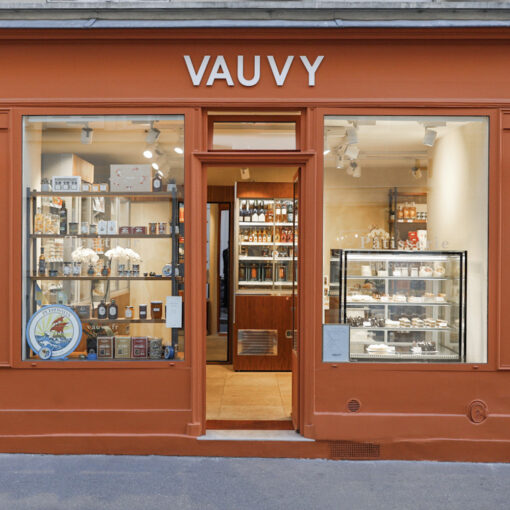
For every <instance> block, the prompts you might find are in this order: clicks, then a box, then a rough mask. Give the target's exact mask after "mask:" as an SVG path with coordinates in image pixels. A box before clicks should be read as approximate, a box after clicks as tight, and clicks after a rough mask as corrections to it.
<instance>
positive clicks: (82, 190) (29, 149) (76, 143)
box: [22, 115, 184, 362]
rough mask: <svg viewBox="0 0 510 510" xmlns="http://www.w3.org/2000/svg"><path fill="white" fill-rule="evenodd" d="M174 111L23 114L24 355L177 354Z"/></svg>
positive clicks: (180, 203) (178, 191)
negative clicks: (49, 115)
mask: <svg viewBox="0 0 510 510" xmlns="http://www.w3.org/2000/svg"><path fill="white" fill-rule="evenodd" d="M183 137H184V117H183V116H181V115H157V116H69V117H63V116H54V117H40V116H29V117H24V119H23V199H24V204H25V205H24V207H23V251H22V253H23V290H24V292H23V295H24V296H25V298H24V302H23V307H22V310H23V339H24V340H23V342H22V358H23V359H24V360H97V362H104V361H115V360H118V361H129V360H131V361H135V360H137V361H142V360H145V361H148V360H164V359H176V360H182V359H183V357H184V324H183V295H184V156H183V152H184V138H183Z"/></svg>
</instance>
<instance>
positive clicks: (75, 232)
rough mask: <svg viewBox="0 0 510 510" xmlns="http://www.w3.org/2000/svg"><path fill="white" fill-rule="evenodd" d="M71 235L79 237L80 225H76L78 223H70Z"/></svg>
mask: <svg viewBox="0 0 510 510" xmlns="http://www.w3.org/2000/svg"><path fill="white" fill-rule="evenodd" d="M69 235H72V236H77V235H78V223H76V222H70V223H69Z"/></svg>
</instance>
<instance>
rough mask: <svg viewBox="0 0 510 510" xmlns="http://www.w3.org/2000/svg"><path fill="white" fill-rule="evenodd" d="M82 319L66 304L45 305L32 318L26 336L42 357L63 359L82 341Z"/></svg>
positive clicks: (33, 348)
mask: <svg viewBox="0 0 510 510" xmlns="http://www.w3.org/2000/svg"><path fill="white" fill-rule="evenodd" d="M81 335H82V327H81V321H80V318H79V317H78V315H76V313H75V312H74V310H72V309H71V308H69V307H68V306H64V305H48V306H43V307H42V308H40V309H39V310H37V312H35V313H34V315H32V317H31V318H30V320H29V322H28V325H27V330H26V336H27V341H28V343H29V345H30V347H31V348H32V350H33V351H34V352H36V353H38V355H39V357H40V358H41V359H62V358H65V357H66V356H68V355H69V354H71V353H72V352H73V351H74V350H75V349H76V347H78V344H79V343H80V340H81Z"/></svg>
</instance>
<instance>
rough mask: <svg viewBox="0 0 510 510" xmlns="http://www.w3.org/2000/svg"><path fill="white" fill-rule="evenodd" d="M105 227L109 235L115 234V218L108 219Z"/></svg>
mask: <svg viewBox="0 0 510 510" xmlns="http://www.w3.org/2000/svg"><path fill="white" fill-rule="evenodd" d="M106 228H107V231H108V234H109V235H115V234H116V233H117V222H116V221H115V220H108V225H107V227H106Z"/></svg>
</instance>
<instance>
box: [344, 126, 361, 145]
mask: <svg viewBox="0 0 510 510" xmlns="http://www.w3.org/2000/svg"><path fill="white" fill-rule="evenodd" d="M345 136H346V137H347V138H346V143H358V130H357V129H356V128H355V127H353V126H350V127H348V128H347V131H346V134H345Z"/></svg>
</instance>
